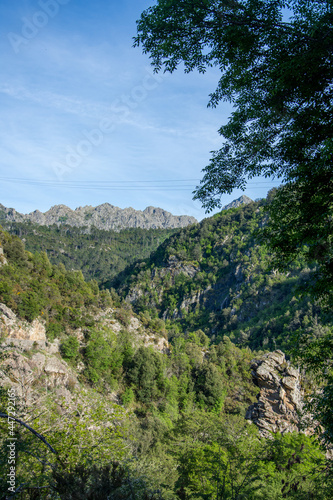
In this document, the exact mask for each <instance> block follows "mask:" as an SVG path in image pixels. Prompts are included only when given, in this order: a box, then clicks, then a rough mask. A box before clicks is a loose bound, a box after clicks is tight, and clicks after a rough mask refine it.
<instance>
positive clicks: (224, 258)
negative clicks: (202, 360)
mask: <svg viewBox="0 0 333 500" xmlns="http://www.w3.org/2000/svg"><path fill="white" fill-rule="evenodd" d="M264 203H266V202H265V201H262V202H256V203H254V202H253V203H249V204H246V205H244V206H243V205H242V206H240V207H238V208H231V209H229V210H224V211H222V212H221V213H219V214H217V215H215V216H213V217H210V218H207V219H204V220H203V221H202V222H201V223H200V224H197V225H195V226H190V227H188V228H184V229H181V230H179V231H178V232H177V234H175V235H173V236H171V237H170V238H168V239H167V240H166V241H165V242H164V243H162V245H161V246H160V247H159V248H158V249H157V251H156V252H154V253H153V254H152V256H151V258H150V259H149V260H148V261H147V262H146V263H141V264H138V265H137V266H135V267H134V268H133V267H132V268H130V269H128V270H127V276H125V273H126V271H125V272H124V273H123V275H122V276H121V282H122V285H121V284H120V288H122V290H123V295H124V296H125V297H126V300H127V301H128V302H130V303H132V304H133V306H134V307H135V309H136V310H137V311H147V310H149V311H150V314H151V315H152V317H154V315H156V314H158V315H159V316H160V317H161V318H163V319H164V320H166V322H167V324H169V325H170V329H174V331H175V332H177V329H178V328H179V330H182V331H189V332H191V331H194V330H196V329H202V330H203V331H204V332H205V333H206V335H208V336H209V337H210V338H212V339H213V340H215V341H217V342H218V341H221V339H223V336H224V335H228V336H229V337H230V338H231V339H232V340H233V341H234V342H236V343H238V344H241V345H247V346H249V347H251V349H258V348H265V349H272V350H274V349H275V348H284V349H288V348H290V346H291V339H292V337H293V335H294V334H295V333H296V331H297V330H298V329H299V328H300V327H301V326H302V327H307V328H308V331H309V332H310V331H313V334H314V335H316V330H318V328H319V326H318V323H317V318H318V317H320V318H321V321H322V323H325V322H326V321H327V322H331V321H332V315H331V317H330V318H325V317H324V314H323V312H322V311H321V310H320V308H319V306H318V304H315V303H313V301H311V300H310V299H307V298H306V297H303V298H299V297H298V294H297V287H298V286H301V284H302V282H305V281H309V280H311V272H312V271H311V270H310V269H307V268H306V267H305V265H304V262H301V261H297V262H296V261H295V262H294V264H293V265H292V267H291V268H290V269H289V272H288V273H285V274H282V273H279V272H277V271H276V270H274V269H272V268H271V256H270V254H269V253H268V251H267V248H266V247H265V245H263V244H260V242H259V241H258V236H257V231H258V228H260V227H261V226H262V224H263V223H264V220H265V217H266V215H265V213H264V212H263V205H264ZM121 282H120V281H119V283H121ZM319 329H320V328H319Z"/></svg>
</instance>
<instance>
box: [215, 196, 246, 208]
mask: <svg viewBox="0 0 333 500" xmlns="http://www.w3.org/2000/svg"><path fill="white" fill-rule="evenodd" d="M249 203H253V200H251V198H249V197H248V196H246V195H242V196H240V197H239V198H237V200H233V201H232V202H231V203H228V205H224V207H223V208H222V210H229V208H237V207H240V206H241V205H248V204H249Z"/></svg>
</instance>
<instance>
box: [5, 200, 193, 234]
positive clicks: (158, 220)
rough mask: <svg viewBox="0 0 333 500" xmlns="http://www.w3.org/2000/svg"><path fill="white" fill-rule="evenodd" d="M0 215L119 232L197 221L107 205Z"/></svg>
mask: <svg viewBox="0 0 333 500" xmlns="http://www.w3.org/2000/svg"><path fill="white" fill-rule="evenodd" d="M0 215H2V218H4V219H6V220H8V221H11V222H26V221H30V222H33V223H35V224H39V225H42V226H50V225H52V224H56V225H58V226H60V225H62V224H67V225H69V226H73V227H91V226H94V227H97V228H98V229H104V230H111V229H112V230H114V231H120V230H121V229H127V228H142V229H157V228H165V229H171V228H182V227H186V226H188V225H190V224H196V223H197V222H198V221H197V220H196V219H195V218H194V217H192V216H188V215H173V214H171V213H170V212H168V211H166V210H163V209H162V208H159V207H152V206H149V207H146V208H145V209H144V210H143V211H142V210H135V209H134V208H132V207H128V208H124V209H122V208H119V207H116V206H114V205H111V204H110V203H103V204H101V205H98V206H96V207H93V206H91V205H86V206H84V207H77V208H76V209H75V210H72V209H71V208H69V207H68V206H66V205H62V204H59V205H54V206H52V207H51V208H50V209H49V210H47V211H46V212H41V211H39V210H35V211H33V212H30V213H29V214H21V213H20V212H17V211H16V210H15V209H14V208H7V207H5V206H4V205H2V204H0Z"/></svg>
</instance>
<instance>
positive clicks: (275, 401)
mask: <svg viewBox="0 0 333 500" xmlns="http://www.w3.org/2000/svg"><path fill="white" fill-rule="evenodd" d="M251 368H252V376H253V380H254V383H255V384H256V385H257V386H258V387H259V389H260V392H259V394H258V396H257V399H258V402H257V403H254V404H252V405H251V406H250V407H249V408H248V410H247V413H246V419H247V420H249V421H251V422H253V423H254V424H255V425H257V427H258V428H259V432H260V434H261V435H262V436H264V437H269V436H271V433H272V432H273V433H275V432H281V433H284V432H293V431H299V430H300V412H301V410H302V408H303V391H302V388H301V382H300V373H299V371H298V370H297V369H296V368H294V367H293V366H291V364H290V363H289V362H288V361H286V358H285V355H284V353H283V352H282V351H279V350H278V351H274V352H272V353H268V354H266V355H265V356H264V357H263V358H262V359H261V360H253V361H252V365H251Z"/></svg>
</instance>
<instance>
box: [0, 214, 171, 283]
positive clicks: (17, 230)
mask: <svg viewBox="0 0 333 500" xmlns="http://www.w3.org/2000/svg"><path fill="white" fill-rule="evenodd" d="M0 224H2V225H3V227H4V228H5V229H6V230H7V231H8V232H9V233H11V234H15V235H17V236H19V237H20V238H21V239H22V240H23V241H24V243H25V248H26V249H27V250H28V251H30V252H36V251H39V252H40V251H44V252H46V253H47V255H48V258H49V259H50V262H52V264H60V263H62V264H64V265H65V267H66V269H69V270H70V269H74V270H80V271H82V274H83V276H84V277H85V278H86V279H87V280H91V279H94V280H96V281H97V282H98V284H99V285H103V286H104V287H110V286H113V279H114V278H115V277H116V276H117V275H118V274H119V273H120V272H121V271H122V270H123V269H125V267H126V266H128V265H130V264H132V263H133V262H136V261H138V260H140V259H146V258H147V257H149V256H150V254H151V252H152V251H153V250H156V249H157V247H158V246H159V245H160V243H162V242H163V241H164V240H165V239H166V238H167V237H168V236H170V235H171V234H173V233H174V232H176V231H177V229H141V228H131V229H123V230H122V231H120V232H116V231H113V230H110V231H104V230H102V229H97V228H96V227H94V226H91V227H90V228H88V227H86V228H78V227H72V226H68V225H66V224H62V225H60V226H57V225H55V224H54V225H51V226H40V225H37V224H33V223H31V222H12V221H6V220H5V219H1V218H0Z"/></svg>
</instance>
